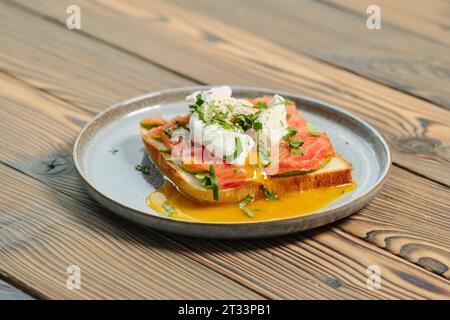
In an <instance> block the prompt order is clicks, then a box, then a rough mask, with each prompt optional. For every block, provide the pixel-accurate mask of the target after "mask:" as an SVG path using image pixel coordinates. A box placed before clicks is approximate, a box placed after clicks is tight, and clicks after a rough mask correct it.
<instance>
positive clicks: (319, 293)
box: [0, 77, 450, 299]
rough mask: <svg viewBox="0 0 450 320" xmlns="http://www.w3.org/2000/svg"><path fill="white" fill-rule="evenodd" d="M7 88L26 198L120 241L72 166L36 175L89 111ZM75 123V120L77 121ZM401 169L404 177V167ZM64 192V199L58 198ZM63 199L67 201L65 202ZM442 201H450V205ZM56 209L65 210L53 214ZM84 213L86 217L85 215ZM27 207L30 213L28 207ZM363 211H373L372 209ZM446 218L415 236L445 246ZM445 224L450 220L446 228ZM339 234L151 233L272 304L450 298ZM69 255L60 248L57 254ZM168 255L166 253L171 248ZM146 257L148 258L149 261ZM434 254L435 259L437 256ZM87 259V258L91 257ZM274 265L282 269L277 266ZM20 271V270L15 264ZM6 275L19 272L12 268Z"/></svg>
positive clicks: (416, 272)
mask: <svg viewBox="0 0 450 320" xmlns="http://www.w3.org/2000/svg"><path fill="white" fill-rule="evenodd" d="M0 84H1V85H0V88H1V89H0V90H1V91H0V97H2V98H1V100H0V104H1V105H2V106H4V110H5V114H2V117H1V119H2V120H3V121H4V122H2V123H1V127H2V128H5V129H6V130H5V132H6V133H7V134H4V135H2V136H1V138H0V139H1V140H0V142H1V143H2V145H5V146H6V148H5V149H2V151H1V152H0V160H1V161H3V162H4V163H5V164H7V165H8V166H9V167H12V168H15V169H16V170H20V171H21V172H24V173H26V174H28V175H30V176H32V177H33V178H35V179H38V180H40V181H41V182H37V181H34V180H30V178H26V177H22V176H20V175H18V177H17V179H19V178H20V179H24V180H25V181H26V183H27V185H28V186H30V185H31V186H32V188H33V189H29V188H31V187H29V188H27V189H26V190H27V191H26V192H29V193H30V194H34V192H37V193H38V194H40V193H42V192H44V193H45V194H42V197H40V198H39V201H37V203H39V204H41V205H42V206H44V205H45V207H46V208H49V210H50V211H51V212H59V211H60V207H59V203H57V202H56V203H55V201H56V200H55V199H59V198H60V197H63V199H64V203H63V207H65V208H69V209H70V210H76V215H75V217H76V219H75V220H78V219H79V218H78V215H81V214H82V212H84V211H85V210H87V208H88V209H89V211H87V212H88V213H87V214H86V217H85V219H88V216H91V215H92V216H94V217H95V219H99V220H100V216H102V215H106V220H107V222H106V223H108V227H107V228H106V229H107V230H111V231H110V234H109V235H108V239H109V238H111V237H113V235H112V234H113V233H114V232H118V231H116V229H121V227H122V223H123V221H122V220H120V221H116V220H115V219H114V224H115V223H117V224H118V223H119V222H120V224H118V225H117V226H115V225H114V226H113V222H112V221H111V222H110V220H109V219H110V216H109V214H108V213H107V212H106V210H103V209H101V208H100V207H99V206H98V205H97V204H96V203H95V202H94V201H92V200H90V199H89V197H87V195H86V194H85V191H84V189H83V188H82V187H81V186H80V185H79V183H78V181H77V178H76V176H75V175H74V171H73V169H72V167H71V163H70V162H67V164H66V167H65V169H64V170H59V169H57V167H56V168H55V167H53V168H51V169H50V170H45V172H44V171H35V170H34V169H33V167H34V164H35V163H37V162H40V161H41V160H42V159H49V158H51V157H52V155H55V154H59V155H60V156H59V158H58V159H61V158H64V157H65V158H66V159H67V158H68V156H67V155H68V154H69V152H70V151H71V145H70V144H71V141H73V140H74V138H75V136H76V134H77V132H78V130H79V128H77V125H76V124H77V123H80V122H82V121H84V119H85V118H86V117H87V116H88V113H87V112H83V111H81V110H79V109H76V108H74V107H72V106H71V105H69V104H67V103H64V102H62V101H60V100H58V99H56V98H54V97H51V96H48V95H46V94H44V93H42V92H39V91H36V90H33V89H31V88H28V87H26V86H24V85H23V84H21V83H19V82H18V81H15V80H14V79H10V78H8V77H6V78H5V77H0ZM13 110H14V111H13ZM27 112H28V113H29V114H30V115H32V117H33V119H34V121H35V126H34V130H35V131H34V133H35V134H34V135H33V136H32V137H28V136H24V135H23V134H21V132H23V131H24V130H26V127H27V123H26V122H24V121H23V120H22V119H23V118H24V115H25V113H27ZM70 119H76V121H72V120H70ZM47 131H49V132H58V135H53V137H51V135H50V134H49V135H46V133H45V132H47ZM35 136H36V137H42V138H39V143H36V142H37V140H36V141H35V140H34V137H35ZM14 144H15V145H20V146H21V148H14V147H13V145H14ZM47 169H49V168H47ZM53 170H55V171H53ZM396 170H400V171H402V170H401V169H396ZM11 174H12V173H11ZM17 174H18V173H17ZM394 174H395V173H394ZM405 175H406V177H408V175H411V174H410V173H405ZM10 179H12V178H10V177H9V176H8V179H7V180H10ZM419 179H423V178H419ZM423 180H425V179H423ZM33 181H34V182H33ZM402 183H405V182H402ZM16 184H17V185H18V186H17V188H21V187H23V183H19V182H17V183H14V185H16ZM434 187H435V188H436V189H437V191H436V192H437V193H436V194H439V192H440V190H441V189H442V188H443V187H442V186H440V185H438V184H435V186H434ZM34 188H36V190H34ZM393 188H399V186H393ZM41 190H43V191H41ZM15 192H16V191H15V189H14V190H13V191H12V192H8V194H7V196H5V197H6V199H15V198H17V200H10V202H13V204H14V206H13V205H11V209H9V210H8V212H10V211H12V212H15V210H16V209H14V210H13V208H16V206H20V203H21V200H20V199H21V198H25V200H24V201H25V202H30V201H31V200H29V197H30V195H29V194H28V193H25V194H20V193H18V194H17V193H15ZM55 192H57V193H58V196H54V195H53V194H54V193H55ZM60 193H61V195H59V194H60ZM14 194H16V196H14ZM63 194H65V195H66V196H63ZM50 195H53V196H50ZM381 197H382V196H380V197H379V198H381ZM66 201H67V203H66ZM377 201H379V200H378V198H377V199H376V200H375V201H374V202H373V208H376V206H377ZM385 201H386V200H385ZM442 201H445V199H443V200H442ZM32 203H34V202H32ZM422 205H423V204H422ZM433 205H434V208H435V210H438V212H441V209H440V206H439V205H436V204H433ZM30 206H31V204H30ZM55 206H56V207H57V208H58V210H55V209H52V208H54V207H55ZM31 207H32V206H31ZM417 207H418V205H417V204H416V205H414V206H411V207H407V208H403V207H395V208H393V209H392V210H395V211H393V212H392V214H393V215H400V216H403V217H404V216H405V215H408V214H410V210H416V208H417ZM77 208H78V209H79V211H80V212H78V209H77ZM26 209H27V210H29V206H27V207H26ZM38 209H39V210H41V208H40V207H38V208H37V209H36V211H33V210H31V211H27V214H28V215H33V216H34V215H38V214H40V213H39V210H38ZM24 210H25V209H24ZM61 210H62V209H61ZM70 210H69V211H70ZM364 210H372V209H369V208H368V209H364ZM63 212H64V211H63ZM379 214H380V216H379V219H380V220H381V221H382V222H380V223H378V224H377V225H376V228H378V229H381V230H383V229H384V228H385V227H384V226H385V225H386V224H389V222H386V221H384V220H382V213H379ZM442 215H443V217H442V218H434V219H435V220H436V225H432V226H431V227H426V226H424V229H423V232H422V231H421V230H420V228H418V229H419V230H415V231H414V234H415V235H416V236H417V237H421V238H423V241H424V243H425V244H427V245H430V244H433V243H435V242H439V241H441V240H442V239H441V238H442V235H441V234H442V233H445V231H443V229H445V226H442V225H441V223H444V224H445V223H447V222H448V217H446V215H445V214H442ZM83 217H84V215H83ZM355 217H357V215H356V216H355ZM47 219H49V220H51V221H52V219H51V218H50V216H47V215H46V216H45V219H36V220H43V222H42V223H46V222H45V221H47ZM65 219H67V221H65V222H64V224H62V225H65V224H69V223H70V224H72V223H76V221H75V222H72V221H70V219H71V218H70V217H69V216H67V217H65ZM72 219H73V218H72ZM111 219H112V218H111ZM405 219H406V218H405ZM441 219H442V220H444V221H443V222H442V221H441ZM446 219H447V220H446ZM30 221H33V223H34V221H35V220H34V219H30ZM355 221H356V225H353V227H354V228H355V229H358V228H359V225H358V224H357V221H358V220H357V219H356V220H355ZM93 223H94V225H93V226H92V230H90V232H91V236H92V237H94V235H95V233H96V232H95V231H94V230H96V228H100V227H99V226H98V225H97V221H94V222H92V223H91V222H88V221H87V220H86V221H85V220H83V224H82V225H81V226H80V225H79V224H76V225H75V226H73V229H72V228H70V230H71V231H74V232H75V230H78V228H81V229H82V230H83V228H84V227H85V226H86V225H92V224H93ZM98 223H100V222H98ZM427 223H429V222H427ZM62 225H59V224H58V225H55V226H52V229H59V228H63V227H62ZM126 227H128V226H126ZM29 228H33V229H34V227H32V226H30V225H25V226H23V227H21V228H20V229H21V230H22V229H23V232H27V230H28V229H29ZM124 228H125V226H124ZM130 228H131V227H130ZM339 228H340V227H339ZM339 228H332V229H328V228H321V229H318V230H315V231H312V232H309V233H304V234H301V235H295V236H291V237H286V238H281V239H271V240H253V241H245V242H244V241H230V242H224V241H210V240H208V241H206V240H199V239H191V238H183V237H177V236H168V235H165V234H161V233H156V232H152V231H146V232H148V233H149V236H151V237H152V240H151V241H152V242H155V241H157V240H156V239H153V237H161V239H163V240H159V241H162V242H167V241H169V242H170V244H171V245H174V246H176V247H177V249H176V250H177V254H181V255H183V256H184V257H185V258H189V259H193V260H194V261H196V262H197V263H200V264H203V265H204V266H205V267H208V268H211V269H213V270H214V271H216V272H218V273H220V274H222V275H223V276H225V277H227V278H229V279H233V280H235V281H237V282H239V283H241V284H242V285H244V286H245V287H247V288H249V289H251V290H253V291H255V292H257V293H258V294H260V295H262V296H264V297H267V298H274V299H276V298H305V299H306V298H310V299H311V298H337V299H350V298H353V299H357V298H359V299H368V298H386V299H387V298H439V297H441V298H443V297H446V296H448V295H449V294H450V291H449V290H450V287H449V284H448V281H447V280H444V279H443V278H442V277H439V276H437V275H433V274H432V273H429V272H427V271H426V270H424V269H422V268H420V267H418V266H414V265H413V264H410V263H409V262H406V261H405V260H403V259H400V258H397V257H395V256H393V255H391V254H390V253H387V252H386V251H384V250H382V249H378V248H376V247H375V246H372V245H369V244H368V243H366V242H365V241H364V240H362V239H358V238H357V237H355V236H352V235H349V234H347V233H344V232H342V231H340V230H339ZM430 228H431V229H433V230H435V232H434V233H428V232H427V230H430ZM374 229H375V227H374ZM44 230H46V229H44ZM70 230H69V231H70ZM104 230H105V228H100V230H99V231H98V232H100V234H103V232H105V231H104ZM136 230H137V231H136ZM139 230H140V228H138V227H133V228H132V229H127V230H126V231H123V232H125V233H126V234H127V235H129V236H134V233H136V232H137V233H138V235H139V236H141V235H142V236H143V237H145V235H144V232H143V231H142V232H140V231H139ZM366 230H367V229H366ZM399 230H401V232H403V233H406V232H408V230H405V231H404V230H403V229H401V226H400V227H399ZM55 232H56V233H57V235H58V236H59V232H60V231H59V230H57V231H56V230H55ZM61 232H62V231H61ZM64 232H67V231H64ZM81 232H83V231H81ZM354 232H355V234H356V233H357V232H356V231H354ZM409 232H411V231H409ZM38 234H39V233H38V230H37V229H36V237H37V236H38ZM44 234H45V233H44ZM145 234H147V233H145ZM99 237H100V236H99ZM46 240H47V241H49V244H48V245H49V246H50V244H51V246H54V245H55V244H53V241H56V240H58V241H59V240H60V239H56V240H55V238H54V237H53V236H51V237H50V236H49V237H47V238H46ZM64 241H66V242H65V243H71V244H72V243H73V242H72V241H75V240H72V239H71V240H69V239H64ZM67 241H68V242H67ZM92 241H94V240H92ZM95 241H99V240H95ZM117 241H118V242H119V243H122V242H123V240H122V239H120V238H119V240H117ZM126 243H128V242H126ZM92 245H94V244H92ZM117 245H118V244H117ZM96 246H98V244H96ZM62 249H63V248H61V249H59V247H58V250H62ZM165 249H166V250H167V248H165ZM136 250H137V249H136ZM52 252H53V251H52ZM421 253H422V255H423V256H424V257H428V256H429V254H428V250H427V246H426V245H424V246H423V250H422V251H421ZM145 254H147V253H145ZM145 254H144V253H142V255H145ZM433 256H434V257H436V255H433ZM446 258H448V248H447V249H446V248H444V247H443V248H441V256H439V257H438V258H437V259H439V261H441V263H442V264H444V263H448V261H446V260H445V259H446ZM30 259H32V261H33V263H38V262H36V261H35V260H34V259H35V257H31V258H30ZM86 259H88V258H87V257H86ZM89 261H92V263H95V262H96V261H97V257H96V256H92V255H89ZM127 263H130V262H127ZM9 264H10V263H8V265H9ZM371 264H377V265H379V266H380V267H381V268H382V269H383V270H384V271H383V272H385V273H386V274H385V275H384V276H383V279H384V281H385V282H386V283H385V290H378V291H377V290H369V289H367V287H366V284H365V281H366V278H367V273H366V268H367V266H369V265H371ZM274 265H275V266H276V267H275V268H274ZM6 267H7V266H5V268H6ZM8 268H9V267H8ZM16 268H17V266H15V269H16ZM88 268H92V269H89V270H90V271H89V272H94V271H93V270H94V266H89V267H88ZM7 270H9V272H12V268H10V269H7ZM21 270H22V269H21ZM95 270H98V268H97V266H95ZM21 272H22V271H20V272H18V273H17V274H18V276H20V274H21ZM96 272H104V271H103V269H100V271H96ZM436 273H438V272H436ZM441 275H444V274H441ZM444 276H445V275H444ZM384 277H386V278H384ZM31 280H32V277H31V276H30V278H27V279H26V282H27V283H28V282H29V281H31ZM24 281H25V280H24ZM33 283H34V282H33ZM39 288H40V287H39ZM168 294H169V293H168ZM170 294H173V293H170Z"/></svg>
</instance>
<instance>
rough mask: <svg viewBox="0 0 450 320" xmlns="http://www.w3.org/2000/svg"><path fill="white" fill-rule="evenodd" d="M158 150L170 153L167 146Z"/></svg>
mask: <svg viewBox="0 0 450 320" xmlns="http://www.w3.org/2000/svg"><path fill="white" fill-rule="evenodd" d="M158 150H159V151H161V152H163V153H170V150H169V148H166V147H162V148H159V149H158Z"/></svg>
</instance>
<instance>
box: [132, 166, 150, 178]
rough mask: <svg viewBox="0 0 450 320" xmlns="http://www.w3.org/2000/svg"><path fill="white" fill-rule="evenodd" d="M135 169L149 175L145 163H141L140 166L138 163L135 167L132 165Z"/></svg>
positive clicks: (148, 169)
mask: <svg viewBox="0 0 450 320" xmlns="http://www.w3.org/2000/svg"><path fill="white" fill-rule="evenodd" d="M134 168H135V169H136V170H137V171H140V172H142V173H143V174H145V175H147V176H148V175H149V174H150V168H149V166H147V165H143V166H141V165H140V164H138V165H137V166H136V167H134Z"/></svg>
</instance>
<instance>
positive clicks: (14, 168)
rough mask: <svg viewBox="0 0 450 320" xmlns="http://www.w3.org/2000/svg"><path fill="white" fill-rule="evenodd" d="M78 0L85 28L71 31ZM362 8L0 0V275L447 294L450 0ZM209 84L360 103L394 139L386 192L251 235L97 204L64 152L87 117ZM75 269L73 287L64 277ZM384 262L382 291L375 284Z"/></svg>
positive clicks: (37, 291) (339, 293) (108, 285)
mask: <svg viewBox="0 0 450 320" xmlns="http://www.w3.org/2000/svg"><path fill="white" fill-rule="evenodd" d="M76 3H78V4H80V7H81V11H82V30H79V31H69V30H68V29H67V28H66V26H65V19H66V17H67V14H66V13H65V12H66V8H67V6H68V5H71V4H76ZM365 3H366V2H365V1H362V2H360V1H338V0H321V1H301V2H300V3H298V2H296V3H294V2H293V1H289V0H282V1H277V2H271V1H245V2H238V1H234V0H233V1H227V2H223V1H206V0H193V1H189V2H187V1H181V0H171V1H165V2H162V1H161V2H159V1H117V0H108V1H103V2H97V1H96V2H94V1H74V0H60V1H57V2H56V1H49V0H47V1H44V0H35V1H26V0H2V1H0V106H1V107H0V117H1V118H0V125H1V126H0V128H1V132H2V134H1V136H0V143H1V145H2V148H1V149H0V161H1V165H0V177H1V181H2V187H3V192H2V193H1V194H0V277H1V278H3V279H5V280H7V281H8V282H9V283H10V284H12V285H14V286H16V287H18V288H20V289H21V290H23V291H24V292H26V293H29V294H30V295H31V296H33V297H37V298H83V299H96V298H97V299H98V298H106V299H113V298H156V299H158V298H160V299H161V298H162V299H164V298H169V299H173V298H179V299H190V298H191V299H195V298H199V299H201V298H238V299H239V298H243V299H260V298H269V299H283V298H288V299H296V298H297V299H307V298H313V299H320V298H330V299H370V298H376V299H449V298H450V282H449V278H450V270H449V267H450V241H449V240H450V236H449V231H450V230H449V225H450V193H449V185H450V146H449V143H450V129H449V128H450V127H449V124H450V111H448V110H447V109H448V107H449V103H448V101H449V99H448V98H449V97H450V92H449V90H448V88H449V81H450V79H449V72H448V71H449V68H450V63H449V57H450V48H449V46H450V43H449V42H448V39H450V37H449V34H450V31H449V30H450V29H449V28H448V25H449V23H450V21H449V20H448V17H449V15H448V14H447V15H446V14H445V12H449V11H450V4H449V3H448V2H445V1H440V0H436V1H428V2H426V8H424V6H425V4H424V2H421V1H418V0H417V1H413V2H411V5H409V6H408V7H407V8H404V9H403V7H401V8H400V7H399V5H398V4H397V2H395V3H394V1H389V0H383V1H379V5H380V6H381V9H382V24H383V30H382V31H379V30H378V31H370V32H369V31H368V30H367V29H365V17H366V15H365V8H366V7H367V5H366V4H365ZM403 13H404V14H403ZM230 17H233V18H232V19H231V20H230ZM377 32H378V33H377ZM204 83H235V84H247V85H255V86H265V87H272V88H278V89H283V90H287V91H294V92H298V93H301V94H305V95H309V96H313V97H316V98H319V99H321V100H325V101H328V102H331V103H334V104H337V105H339V106H341V107H342V108H344V109H347V110H349V111H352V112H354V113H355V114H358V115H360V116H361V117H363V118H364V119H366V120H367V121H369V122H370V123H371V124H373V125H374V126H375V127H377V128H378V129H379V130H380V132H381V133H382V134H383V135H384V136H385V137H386V139H387V140H388V142H389V143H390V145H391V148H392V151H393V158H394V159H393V160H394V167H393V170H392V173H391V176H390V179H389V181H388V183H387V184H386V187H385V188H384V190H383V191H382V193H381V194H380V195H379V196H378V197H377V198H376V199H375V200H374V201H372V202H371V203H370V204H369V205H368V206H367V207H366V208H364V209H363V210H361V211H359V212H358V213H357V214H355V215H353V216H351V217H350V218H348V219H345V220H344V221H341V222H338V223H335V224H333V225H330V226H326V227H323V228H318V229H316V230H312V231H309V232H305V233H301V234H297V235H292V236H289V237H282V238H274V239H265V240H252V241H248V240H247V241H209V240H208V241H205V240H202V239H191V238H184V237H178V236H174V235H168V234H164V233H160V232H156V231H152V230H148V229H144V228H141V227H139V226H136V225H134V224H131V223H128V222H127V221H124V220H123V219H120V218H117V217H115V216H114V215H113V214H112V213H110V212H108V211H107V210H105V209H103V208H101V207H100V206H99V205H97V204H96V203H95V202H94V201H93V200H91V199H90V198H89V196H88V195H87V194H86V192H85V191H84V189H83V188H82V186H81V184H80V181H79V179H78V177H77V176H76V174H75V172H74V169H73V166H72V162H71V159H70V154H71V149H72V145H73V142H74V139H75V137H76V135H77V134H78V132H79V131H80V129H81V127H82V126H83V125H84V124H85V123H86V121H88V120H89V119H90V118H92V116H93V115H94V114H95V113H96V112H98V111H101V110H103V109H105V108H106V107H108V106H109V105H111V104H112V103H115V102H117V101H120V100H121V99H125V98H128V97H130V96H134V95H137V94H141V93H144V92H149V91H154V90H159V89H162V88H169V87H179V86H186V85H193V84H204ZM72 264H76V265H79V266H80V267H81V269H82V280H83V282H82V289H80V290H68V289H67V288H66V285H65V283H66V278H67V274H66V268H67V267H68V266H69V265H72ZM374 264H375V265H378V266H379V267H380V268H381V270H382V289H380V290H369V289H368V288H367V287H366V279H367V273H366V268H367V267H368V266H369V265H374ZM4 287H5V286H4V285H0V298H8V297H12V298H21V297H22V296H21V295H20V294H19V293H18V294H17V295H16V293H14V292H18V291H12V290H15V289H11V287H8V289H7V290H5V289H3V288H4ZM23 297H24V298H26V297H28V296H26V295H25V296H23Z"/></svg>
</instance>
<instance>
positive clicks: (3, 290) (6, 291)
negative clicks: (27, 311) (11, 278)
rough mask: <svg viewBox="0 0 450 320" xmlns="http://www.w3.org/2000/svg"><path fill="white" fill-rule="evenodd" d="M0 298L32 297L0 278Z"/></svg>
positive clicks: (19, 298)
mask: <svg viewBox="0 0 450 320" xmlns="http://www.w3.org/2000/svg"><path fill="white" fill-rule="evenodd" d="M0 300H33V297H32V296H30V295H28V294H26V293H25V292H23V291H21V290H19V289H17V288H15V287H13V286H12V285H10V284H9V283H7V282H5V281H3V280H0Z"/></svg>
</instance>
